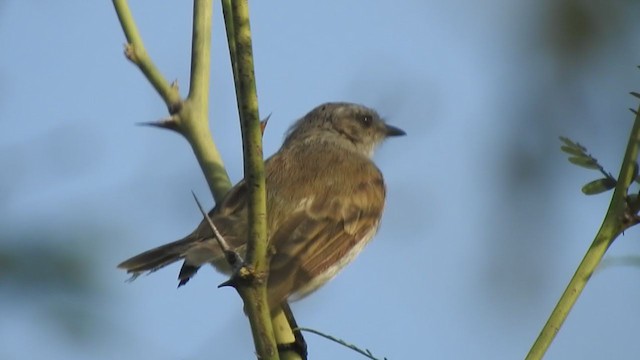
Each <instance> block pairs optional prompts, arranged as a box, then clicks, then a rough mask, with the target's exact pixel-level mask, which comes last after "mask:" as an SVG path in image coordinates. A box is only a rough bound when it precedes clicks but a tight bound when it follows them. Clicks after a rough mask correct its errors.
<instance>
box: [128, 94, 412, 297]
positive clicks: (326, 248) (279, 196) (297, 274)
mask: <svg viewBox="0 0 640 360" xmlns="http://www.w3.org/2000/svg"><path fill="white" fill-rule="evenodd" d="M395 135H404V132H403V131H402V130H400V129H397V128H394V127H391V126H389V125H386V124H385V123H384V122H383V121H382V120H381V119H380V117H379V116H378V114H377V113H376V112H375V111H373V110H371V109H369V108H366V107H364V106H360V105H356V104H349V103H327V104H323V105H321V106H318V107H317V108H315V109H313V110H312V111H311V112H310V113H308V114H307V115H306V116H305V117H303V118H302V119H300V120H298V122H296V123H295V124H294V125H293V126H292V128H291V130H290V132H289V134H288V136H287V138H286V139H285V142H284V144H283V146H282V148H281V149H280V150H279V151H278V152H277V153H275V154H274V155H273V156H272V157H271V158H269V159H268V160H267V161H266V162H265V175H266V188H267V217H268V224H267V228H268V229H269V234H268V238H269V242H270V246H271V247H272V250H273V257H272V258H271V263H270V272H269V279H268V294H269V303H270V307H271V308H272V309H274V308H275V307H277V306H278V305H279V304H280V303H281V302H282V301H284V300H287V299H288V298H292V299H296V298H300V297H303V296H305V295H307V294H309V293H310V292H312V291H314V290H316V289H317V288H318V287H320V286H321V285H322V284H324V283H325V282H326V281H328V280H329V279H331V278H332V277H333V276H335V274H336V273H337V272H338V271H339V270H340V269H341V268H342V267H344V266H345V265H346V264H347V263H349V262H350V261H351V260H352V259H353V258H354V257H355V256H356V255H357V254H358V253H359V252H360V250H362V248H363V247H364V245H366V243H367V242H369V241H370V240H371V238H373V236H374V234H375V233H376V231H377V228H378V225H379V223H380V218H381V216H382V210H383V207H384V201H385V185H384V181H383V178H382V174H381V173H380V170H378V168H377V167H376V166H375V164H374V163H373V162H372V161H371V159H370V156H371V155H372V153H373V149H374V148H375V146H376V145H377V144H379V143H380V142H381V141H382V140H384V139H385V138H386V137H388V136H395ZM209 215H210V217H211V219H212V220H213V222H214V223H215V224H216V227H217V228H218V230H219V231H220V233H221V234H222V236H223V237H224V238H225V240H226V241H227V242H228V243H229V244H230V245H231V246H232V247H234V248H236V249H237V250H238V251H239V252H240V253H243V252H244V244H245V241H246V238H247V201H246V186H245V183H244V181H241V182H240V183H238V184H237V185H236V186H235V187H234V188H233V189H232V190H231V191H230V192H229V194H227V196H226V197H225V199H224V200H223V201H222V202H221V203H220V204H218V205H217V206H216V207H215V208H214V209H213V210H211V212H210V213H209ZM181 259H184V260H185V261H184V263H183V266H182V269H181V271H180V275H179V280H180V285H184V284H185V283H186V282H187V281H188V280H189V279H190V278H191V277H192V276H193V275H194V274H195V272H196V271H197V270H198V268H199V267H200V266H201V265H203V264H205V263H212V264H213V265H214V266H215V267H216V268H217V269H218V270H220V271H222V272H225V273H228V272H229V271H230V268H229V266H228V265H227V263H226V261H225V259H224V256H223V255H222V251H221V250H220V248H219V246H218V244H217V242H216V241H215V239H213V234H212V232H211V230H210V228H209V226H208V224H207V223H206V221H203V222H202V223H201V224H200V225H199V226H198V228H197V229H196V230H195V231H194V232H193V233H191V234H190V235H188V236H187V237H185V238H184V239H182V240H178V241H176V242H173V243H170V244H167V245H163V246H160V247H158V248H155V249H152V250H149V251H146V252H144V253H142V254H140V255H137V256H135V257H133V258H131V259H129V260H126V261H124V262H123V263H121V264H120V265H119V266H118V267H120V268H123V269H126V270H127V272H129V273H132V274H134V276H136V275H138V274H140V273H142V272H145V271H155V270H157V269H159V268H162V267H164V266H166V265H168V264H171V263H173V262H175V261H178V260H181Z"/></svg>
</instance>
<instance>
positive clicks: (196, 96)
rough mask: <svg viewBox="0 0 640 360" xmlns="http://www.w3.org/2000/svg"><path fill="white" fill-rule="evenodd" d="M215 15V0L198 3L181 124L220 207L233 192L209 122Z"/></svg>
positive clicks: (195, 5) (194, 14) (196, 1)
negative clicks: (226, 196)
mask: <svg viewBox="0 0 640 360" xmlns="http://www.w3.org/2000/svg"><path fill="white" fill-rule="evenodd" d="M212 13H213V4H212V0H194V2H193V31H192V36H193V39H192V44H191V79H190V82H189V96H188V97H187V100H186V101H185V103H184V104H183V107H182V109H181V111H180V113H179V115H180V117H179V119H178V123H179V126H180V129H181V132H182V134H183V135H184V136H185V137H186V138H187V140H188V141H189V143H190V144H191V146H192V148H193V152H194V154H195V155H196V158H197V159H198V163H199V164H200V167H201V168H202V170H203V172H204V174H205V178H206V179H207V183H208V185H209V189H210V190H211V193H212V195H213V197H214V199H215V200H216V203H219V202H220V201H222V199H223V198H224V196H225V195H226V193H227V191H229V189H230V188H231V181H230V180H229V176H228V175H227V172H226V171H225V170H224V164H223V161H222V157H221V156H220V153H219V152H218V149H217V147H216V146H215V144H214V143H213V137H212V136H211V130H210V129H209V121H208V119H209V79H210V71H211V70H210V68H211V17H212Z"/></svg>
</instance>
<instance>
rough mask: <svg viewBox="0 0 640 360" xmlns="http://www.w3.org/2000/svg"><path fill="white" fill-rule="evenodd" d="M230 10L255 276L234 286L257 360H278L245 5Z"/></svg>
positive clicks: (249, 257)
mask: <svg viewBox="0 0 640 360" xmlns="http://www.w3.org/2000/svg"><path fill="white" fill-rule="evenodd" d="M231 10H232V14H233V30H234V31H233V34H234V36H235V46H236V51H235V53H236V60H237V63H236V65H237V66H236V73H235V74H234V75H237V76H236V94H237V95H238V96H237V100H238V112H239V114H240V124H241V128H242V145H243V149H244V180H245V182H246V183H247V188H248V194H247V195H248V205H249V206H248V207H249V211H248V223H249V231H248V236H249V238H248V239H247V252H246V256H245V261H246V262H247V266H248V267H249V268H250V269H251V270H252V271H253V273H254V275H255V280H254V281H252V282H251V283H250V284H247V285H246V286H245V285H242V286H239V287H238V291H239V292H240V295H241V296H242V299H243V300H244V305H245V310H246V312H247V315H248V317H249V321H250V322H251V330H252V332H253V339H254V343H255V347H256V352H257V354H258V358H259V359H261V360H262V359H279V356H278V351H277V348H276V342H275V337H274V334H273V328H272V324H271V316H270V310H269V306H268V305H267V288H266V280H267V274H268V270H269V269H268V267H269V258H268V256H267V245H268V244H267V212H266V208H267V207H266V187H265V173H264V161H263V157H262V132H261V129H260V115H259V113H258V96H257V92H256V83H255V75H254V66H253V50H252V43H251V28H250V25H249V5H248V1H247V0H234V1H232V2H231ZM231 54H233V50H231ZM232 56H233V55H232ZM232 61H233V59H232Z"/></svg>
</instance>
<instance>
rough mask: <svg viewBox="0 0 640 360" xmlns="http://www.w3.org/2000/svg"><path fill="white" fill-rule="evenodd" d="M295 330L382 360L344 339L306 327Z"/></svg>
mask: <svg viewBox="0 0 640 360" xmlns="http://www.w3.org/2000/svg"><path fill="white" fill-rule="evenodd" d="M293 330H294V331H306V332H309V333H312V334H316V335H318V336H322V337H323V338H325V339H328V340H331V341H333V342H335V343H338V344H340V345H342V346H344V347H347V348H349V349H351V350H353V351H355V352H357V353H359V354H361V355H364V356H366V357H367V358H369V359H372V360H380V359H379V358H377V357H375V356H373V354H372V353H371V351H369V350H368V349H364V350H362V349H360V348H359V347H357V346H356V345H353V344H350V343H348V342H346V341H344V340H342V339H338V338H336V337H334V336H331V335H328V334H325V333H323V332H320V331H318V330H314V329H310V328H304V327H298V328H295V329H293ZM382 359H383V360H387V358H386V357H384V358H382Z"/></svg>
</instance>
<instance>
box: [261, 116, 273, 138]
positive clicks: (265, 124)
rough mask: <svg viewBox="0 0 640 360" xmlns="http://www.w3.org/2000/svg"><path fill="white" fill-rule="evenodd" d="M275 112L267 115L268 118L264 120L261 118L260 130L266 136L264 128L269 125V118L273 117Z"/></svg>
mask: <svg viewBox="0 0 640 360" xmlns="http://www.w3.org/2000/svg"><path fill="white" fill-rule="evenodd" d="M272 114H273V113H271V114H269V115H267V117H266V118H264V119H263V120H260V132H261V133H262V135H263V136H264V130H265V129H266V128H267V125H268V124H269V119H270V118H271V115H272Z"/></svg>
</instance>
